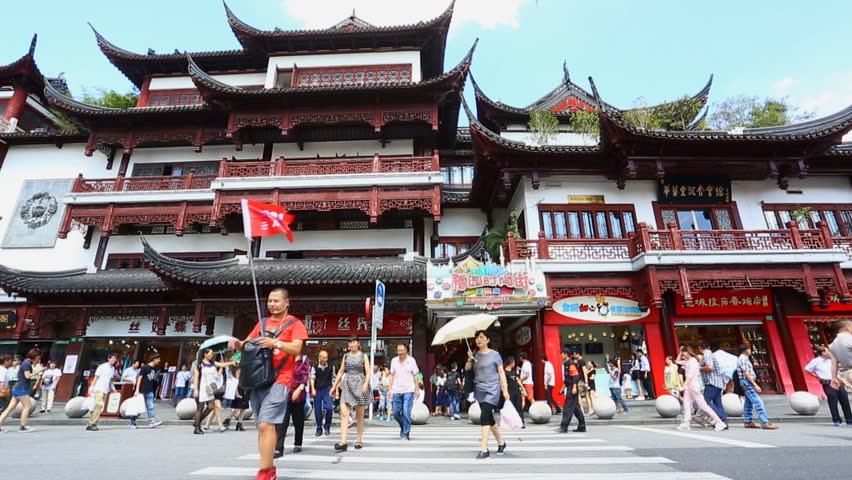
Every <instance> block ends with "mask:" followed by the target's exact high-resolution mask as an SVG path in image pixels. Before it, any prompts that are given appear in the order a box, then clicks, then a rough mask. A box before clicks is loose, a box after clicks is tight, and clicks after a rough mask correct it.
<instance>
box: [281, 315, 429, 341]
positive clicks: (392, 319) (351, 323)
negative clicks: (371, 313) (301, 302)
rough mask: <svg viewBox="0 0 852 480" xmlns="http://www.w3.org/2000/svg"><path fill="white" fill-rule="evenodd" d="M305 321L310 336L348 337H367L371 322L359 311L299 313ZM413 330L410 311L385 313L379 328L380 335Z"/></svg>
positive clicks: (401, 335)
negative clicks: (382, 324) (382, 323)
mask: <svg viewBox="0 0 852 480" xmlns="http://www.w3.org/2000/svg"><path fill="white" fill-rule="evenodd" d="M293 315H295V316H296V317H298V318H301V319H303V320H304V322H305V328H307V330H308V336H310V337H348V336H350V335H361V336H364V337H365V338H369V336H370V329H371V328H372V326H373V324H372V323H371V321H370V319H369V318H368V317H367V316H366V315H362V314H359V313H323V314H299V313H298V312H294V313H293ZM412 330H413V317H412V315H411V314H410V313H385V315H384V326H383V327H382V329H381V330H379V332H378V334H379V336H380V337H408V336H411V332H412Z"/></svg>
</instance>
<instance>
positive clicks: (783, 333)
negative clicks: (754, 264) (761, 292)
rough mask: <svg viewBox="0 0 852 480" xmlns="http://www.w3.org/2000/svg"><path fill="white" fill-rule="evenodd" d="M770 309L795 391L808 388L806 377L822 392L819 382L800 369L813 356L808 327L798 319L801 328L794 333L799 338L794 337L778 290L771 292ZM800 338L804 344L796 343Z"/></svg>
mask: <svg viewBox="0 0 852 480" xmlns="http://www.w3.org/2000/svg"><path fill="white" fill-rule="evenodd" d="M772 310H773V318H774V319H775V325H776V327H777V328H778V333H779V340H780V342H781V345H782V347H783V348H784V354H785V355H786V357H787V360H788V362H789V364H790V369H791V370H790V372H789V373H790V377H791V379H792V382H793V386H794V387H795V389H796V390H797V391H798V390H808V384H809V382H808V380H807V379H808V378H810V379H812V380H813V381H814V383H816V386H817V387H818V391H819V393H823V392H822V387H821V386H820V384H819V382H817V381H816V379H814V378H813V377H811V376H810V375H805V372H804V371H803V370H802V369H803V368H804V366H805V365H806V364H807V363H808V362H809V361H810V360H811V358H813V350H811V342H810V339H809V338H808V329H807V327H805V324H804V322H802V321H799V323H800V324H801V330H799V329H798V328H797V329H796V334H798V335H799V336H800V338H794V333H793V331H792V329H791V328H790V326H791V325H790V322H789V319H788V318H787V312H786V310H785V309H784V305H783V303H782V302H781V294H780V293H779V292H778V291H774V292H772ZM802 340H804V345H802V346H800V345H798V344H797V343H798V342H801V341H802ZM800 347H803V348H800ZM806 377H807V378H806Z"/></svg>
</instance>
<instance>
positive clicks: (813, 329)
mask: <svg viewBox="0 0 852 480" xmlns="http://www.w3.org/2000/svg"><path fill="white" fill-rule="evenodd" d="M827 300H828V302H827V303H826V304H825V305H822V306H820V305H811V306H810V309H811V313H810V314H807V315H796V317H799V318H800V319H801V320H802V321H803V322H804V323H805V325H806V326H807V329H808V339H809V340H810V342H811V348H812V349H813V351H814V354H816V352H817V348H818V347H820V346H823V345H829V344H830V343H831V342H832V341H834V337H835V336H836V335H837V332H835V331H834V328H833V327H832V322H834V321H835V320H844V319H852V304H850V303H841V301H840V296H839V295H832V296H831V297H829V298H828V299H827ZM791 316H792V315H791Z"/></svg>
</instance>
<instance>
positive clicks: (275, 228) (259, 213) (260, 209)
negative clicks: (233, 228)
mask: <svg viewBox="0 0 852 480" xmlns="http://www.w3.org/2000/svg"><path fill="white" fill-rule="evenodd" d="M242 204H243V230H244V232H245V236H246V238H248V239H251V238H252V237H268V236H270V235H278V234H279V233H283V234H284V235H286V236H287V240H290V243H292V242H293V231H292V230H290V224H291V223H293V220H295V219H296V217H295V216H293V215H291V214H289V213H287V209H286V208H284V207H282V206H280V205H271V204H268V203H262V202H255V201H254V200H247V199H245V198H244V199H242Z"/></svg>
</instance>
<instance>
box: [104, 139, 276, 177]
mask: <svg viewBox="0 0 852 480" xmlns="http://www.w3.org/2000/svg"><path fill="white" fill-rule="evenodd" d="M262 156H263V145H243V151H242V152H238V151H236V150H235V149H234V146H233V145H208V146H205V147H204V148H203V149H202V151H201V152H197V153H196V152H195V150H194V149H193V147H190V146H187V147H159V148H137V149H134V150H133V155H132V156H131V157H130V166H129V167H128V168H127V171H128V172H132V171H133V165H136V164H142V163H181V162H207V161H210V162H213V161H216V162H218V161H219V160H222V158H229V159H230V158H231V157H237V159H240V160H244V159H246V160H247V159H260V158H261V157H262ZM116 162H118V159H116ZM112 176H115V173H114V172H113V174H112Z"/></svg>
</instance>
